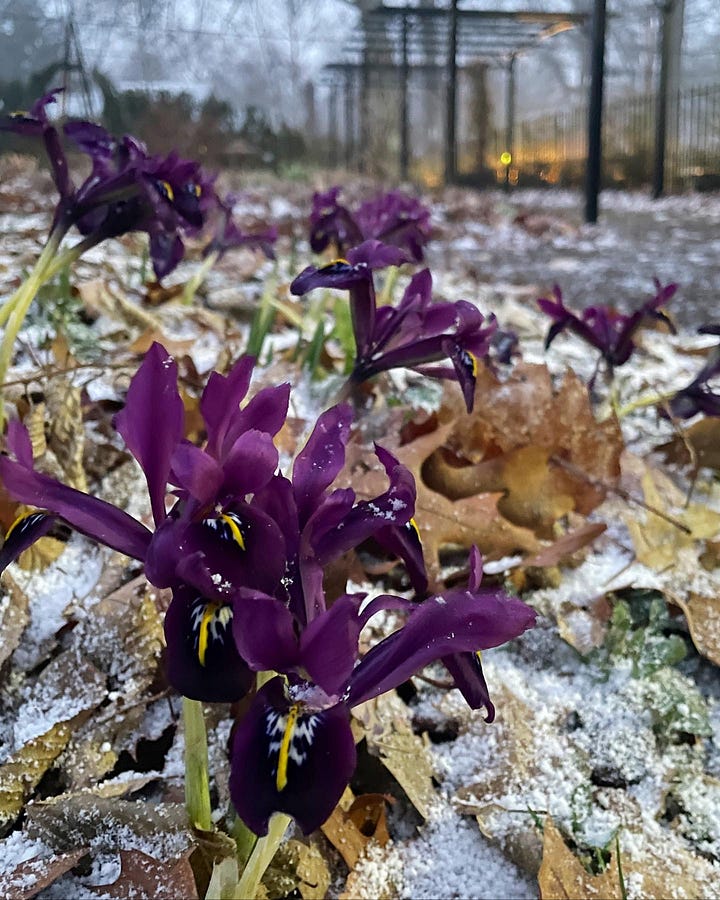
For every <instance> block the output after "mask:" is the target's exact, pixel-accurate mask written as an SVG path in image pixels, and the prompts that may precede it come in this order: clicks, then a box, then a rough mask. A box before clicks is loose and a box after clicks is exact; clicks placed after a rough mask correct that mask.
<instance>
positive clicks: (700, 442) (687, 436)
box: [656, 416, 720, 469]
mask: <svg viewBox="0 0 720 900" xmlns="http://www.w3.org/2000/svg"><path fill="white" fill-rule="evenodd" d="M656 449H657V450H659V451H660V452H662V453H664V455H665V459H666V460H667V461H668V462H672V463H676V464H677V465H681V466H684V465H688V464H692V465H694V466H707V467H708V468H709V469H720V419H718V418H717V417H716V416H707V417H705V418H704V419H700V421H699V422H695V423H694V424H693V425H691V426H690V427H689V428H684V429H683V430H682V434H681V435H678V436H676V437H674V438H673V439H672V440H670V441H668V442H667V443H665V444H661V445H660V446H659V447H657V448H656Z"/></svg>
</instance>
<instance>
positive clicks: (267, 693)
mask: <svg viewBox="0 0 720 900" xmlns="http://www.w3.org/2000/svg"><path fill="white" fill-rule="evenodd" d="M356 760H357V755H356V751H355V741H354V739H353V735H352V731H351V730H350V724H349V721H348V711H347V708H346V707H345V705H344V704H335V705H329V706H328V707H327V708H317V709H314V708H312V706H308V705H307V704H305V703H304V702H303V700H301V699H299V698H298V699H294V700H293V699H292V698H290V697H288V696H287V694H286V692H285V689H284V687H283V682H282V680H281V679H280V678H273V679H272V680H271V681H269V682H268V683H267V684H266V685H265V686H264V687H263V688H262V689H261V690H260V691H259V692H258V694H257V696H256V697H255V699H254V700H253V702H252V705H251V707H250V709H249V710H248V712H247V714H246V715H245V716H244V718H243V719H242V720H241V721H240V723H239V724H238V726H237V729H236V731H235V738H234V741H233V747H232V753H231V772H230V796H231V797H232V801H233V806H234V807H235V810H236V811H237V814H238V815H239V816H240V818H241V819H242V820H243V821H244V822H245V824H246V825H247V826H248V827H249V828H250V829H251V830H252V831H254V832H255V834H258V835H264V834H267V831H268V822H269V820H270V817H271V816H272V815H273V813H275V812H284V813H287V814H288V815H290V816H292V817H293V818H294V819H295V821H296V822H297V823H298V825H299V826H300V828H301V829H302V830H303V832H304V833H305V834H310V833H311V832H312V831H315V829H316V828H319V827H320V825H322V824H323V822H325V821H326V819H327V818H328V817H329V816H330V813H331V812H332V811H333V809H334V808H335V806H336V805H337V802H338V800H339V799H340V797H341V796H342V792H343V791H344V790H345V787H346V786H347V784H348V782H349V781H350V778H351V776H352V773H353V771H354V770H355V763H356Z"/></svg>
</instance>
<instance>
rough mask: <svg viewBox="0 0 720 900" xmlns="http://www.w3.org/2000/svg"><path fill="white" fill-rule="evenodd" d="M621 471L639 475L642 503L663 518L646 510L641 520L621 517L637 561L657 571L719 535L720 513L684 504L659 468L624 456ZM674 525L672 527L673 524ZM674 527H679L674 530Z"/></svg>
mask: <svg viewBox="0 0 720 900" xmlns="http://www.w3.org/2000/svg"><path fill="white" fill-rule="evenodd" d="M623 468H624V469H625V468H627V469H628V471H631V469H632V470H634V471H636V472H637V473H641V475H640V483H641V485H642V491H643V495H644V498H645V502H646V503H647V504H648V506H649V507H651V508H652V509H656V510H659V511H660V512H661V513H664V514H665V516H666V517H663V516H660V515H657V514H656V513H654V512H652V511H651V510H650V509H648V510H646V511H645V514H644V516H643V519H642V520H641V519H640V518H639V517H638V515H637V513H636V512H634V511H633V513H632V515H631V514H630V513H629V512H628V514H627V515H626V517H625V521H626V525H627V527H628V531H629V532H630V537H631V538H632V542H633V546H634V548H635V555H636V557H637V559H638V562H641V563H642V564H643V565H645V566H648V568H651V569H655V570H656V571H661V570H663V569H665V568H667V567H668V566H671V565H674V564H676V563H677V560H678V556H679V554H680V553H681V551H683V550H685V549H686V548H691V547H693V546H694V545H698V552H701V549H702V548H701V545H700V544H699V542H700V541H705V540H708V539H710V538H713V537H716V536H717V535H718V534H720V513H717V512H715V510H713V509H710V507H709V506H706V505H705V504H704V503H689V504H687V505H686V504H685V499H686V498H685V495H684V494H683V493H682V491H680V490H679V489H678V487H677V486H676V485H675V484H674V483H673V481H672V480H671V479H670V478H668V476H667V475H665V474H664V473H663V472H661V471H660V470H659V469H653V468H650V467H649V466H647V465H646V464H645V463H644V462H642V461H640V460H638V459H636V458H632V457H630V456H629V455H626V457H625V459H624V463H623ZM674 523H676V524H674ZM678 524H679V525H680V526H682V527H678Z"/></svg>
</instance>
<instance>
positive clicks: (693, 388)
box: [660, 324, 720, 419]
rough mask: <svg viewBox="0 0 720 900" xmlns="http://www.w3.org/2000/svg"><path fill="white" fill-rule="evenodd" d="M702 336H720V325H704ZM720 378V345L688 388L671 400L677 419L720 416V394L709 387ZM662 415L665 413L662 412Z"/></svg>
mask: <svg viewBox="0 0 720 900" xmlns="http://www.w3.org/2000/svg"><path fill="white" fill-rule="evenodd" d="M698 331H699V332H700V333H701V334H719V335H720V325H715V324H712V325H703V326H702V328H699V329H698ZM718 376H720V344H719V345H718V346H717V347H713V349H712V350H711V351H710V353H709V355H708V358H707V361H706V362H705V365H704V366H703V367H702V368H701V369H700V371H699V372H698V373H697V375H696V376H695V377H694V378H693V380H692V381H691V382H690V384H688V385H687V386H686V387H684V388H682V389H681V390H679V391H678V392H677V393H676V394H675V396H674V397H672V398H671V400H670V402H669V404H668V406H669V408H670V415H671V416H672V417H673V418H675V419H691V418H692V417H693V416H696V415H697V414H698V413H702V414H703V415H706V416H720V394H718V393H716V392H715V391H713V390H712V388H711V387H710V386H709V384H708V382H709V381H710V379H711V378H717V377H718ZM660 412H661V414H664V411H663V410H662V409H661V410H660Z"/></svg>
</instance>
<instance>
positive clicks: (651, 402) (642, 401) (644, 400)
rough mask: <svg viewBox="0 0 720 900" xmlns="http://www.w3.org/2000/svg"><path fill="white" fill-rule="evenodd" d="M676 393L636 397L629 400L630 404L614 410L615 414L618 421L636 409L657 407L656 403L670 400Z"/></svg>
mask: <svg viewBox="0 0 720 900" xmlns="http://www.w3.org/2000/svg"><path fill="white" fill-rule="evenodd" d="M676 393H677V391H669V392H668V393H665V394H645V396H644V397H637V398H636V399H635V400H631V401H630V403H626V404H625V406H621V407H619V408H618V409H616V410H615V413H616V415H617V417H618V419H623V418H625V416H627V415H629V414H630V413H631V412H635V410H636V409H643V408H644V407H646V406H657V405H658V403H664V402H665V401H666V400H671V399H672V398H673V397H674V396H675V394H676Z"/></svg>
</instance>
